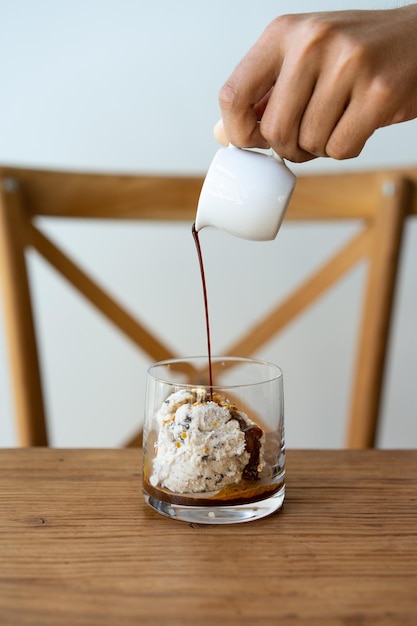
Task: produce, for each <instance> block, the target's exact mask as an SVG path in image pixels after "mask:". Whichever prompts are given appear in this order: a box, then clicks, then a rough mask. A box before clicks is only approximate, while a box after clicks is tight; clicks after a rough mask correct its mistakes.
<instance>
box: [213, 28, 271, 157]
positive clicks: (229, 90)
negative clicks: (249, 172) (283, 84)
mask: <svg viewBox="0 0 417 626" xmlns="http://www.w3.org/2000/svg"><path fill="white" fill-rule="evenodd" d="M278 42H279V38H276V34H275V35H274V36H272V35H271V33H270V32H269V30H268V29H267V30H266V31H265V33H264V34H263V35H262V36H261V38H260V39H259V40H258V42H257V43H256V44H255V46H254V47H253V48H252V49H251V50H250V51H249V52H248V54H247V55H246V56H245V57H244V58H243V60H242V61H241V62H240V64H239V65H238V66H237V68H236V69H235V71H234V72H233V73H232V75H231V76H230V78H229V79H228V81H227V82H226V83H225V84H224V85H223V87H222V88H221V90H220V93H219V103H220V108H221V113H222V118H223V124H224V129H225V132H226V135H227V136H228V138H229V139H230V142H231V143H233V144H234V145H236V146H239V147H242V148H243V147H251V148H254V147H259V148H267V147H269V146H268V143H267V142H266V141H265V138H264V137H262V135H261V132H260V128H259V124H258V121H259V115H260V111H261V110H262V109H263V108H264V106H265V104H266V102H267V100H268V93H269V92H270V90H271V88H272V87H273V85H274V83H275V81H276V77H277V76H278V74H279V71H280V66H281V57H282V53H281V50H280V46H279V43H278Z"/></svg>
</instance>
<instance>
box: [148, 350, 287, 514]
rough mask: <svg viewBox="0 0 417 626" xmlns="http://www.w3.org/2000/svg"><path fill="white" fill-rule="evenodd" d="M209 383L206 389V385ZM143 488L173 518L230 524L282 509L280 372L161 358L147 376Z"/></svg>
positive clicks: (245, 362) (246, 362)
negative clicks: (163, 359) (162, 359)
mask: <svg viewBox="0 0 417 626" xmlns="http://www.w3.org/2000/svg"><path fill="white" fill-rule="evenodd" d="M210 381H212V385H210ZM143 446H144V451H143V452H144V460H143V489H144V497H145V500H146V502H147V503H148V504H149V505H150V506H151V507H152V508H153V509H155V510H156V511H158V512H159V513H161V514H163V515H166V516H168V517H170V518H172V519H176V520H182V521H185V522H196V523H204V524H232V523H236V522H247V521H251V520H256V519H260V518H262V517H265V516H267V515H270V514H272V513H274V512H275V511H277V510H278V509H279V508H281V506H282V504H283V502H284V494H285V481H284V478H285V443H284V394H283V374H282V371H281V370H280V368H279V367H277V366H276V365H273V364H272V363H268V362H266V361H260V360H255V359H248V358H240V357H213V358H212V360H211V372H210V365H209V361H208V359H207V357H191V358H186V359H173V360H167V361H161V362H159V363H155V364H154V365H152V366H151V367H150V368H149V370H148V373H147V385H146V403H145V421H144V442H143Z"/></svg>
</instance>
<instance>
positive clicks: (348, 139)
mask: <svg viewBox="0 0 417 626" xmlns="http://www.w3.org/2000/svg"><path fill="white" fill-rule="evenodd" d="M376 128H378V124H377V123H376V121H375V115H374V113H372V112H367V111H366V110H365V109H364V106H363V103H362V102H359V101H356V102H351V103H350V104H349V105H348V107H347V108H346V111H345V112H344V114H343V115H342V117H341V118H340V120H339V122H338V123H337V125H336V127H335V128H334V130H333V132H332V133H331V135H330V137H329V140H328V142H327V144H326V148H325V151H326V154H327V155H328V156H329V157H331V158H333V159H338V160H343V159H353V158H355V157H357V156H358V155H359V154H360V153H361V152H362V149H363V147H364V145H365V143H366V142H367V140H368V139H369V137H370V136H371V135H372V134H373V133H374V131H375V130H376Z"/></svg>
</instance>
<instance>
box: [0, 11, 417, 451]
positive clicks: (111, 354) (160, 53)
mask: <svg viewBox="0 0 417 626" xmlns="http://www.w3.org/2000/svg"><path fill="white" fill-rule="evenodd" d="M381 6H388V3H381V2H379V3H378V2H364V1H363V0H357V1H355V2H354V1H352V2H347V1H339V2H337V1H335V0H333V1H329V2H324V1H322V2H319V1H316V2H315V3H314V9H316V10H325V9H332V8H333V9H335V8H379V7H381ZM312 8H313V3H311V2H308V1H307V0H305V1H302V0H292V2H291V4H290V6H289V5H285V4H284V3H282V2H278V1H277V0H275V1H272V0H262V1H260V2H256V3H254V2H249V1H248V0H228V1H227V2H225V1H224V0H211V1H210V2H205V3H203V2H195V1H192V0H179V1H177V2H172V1H170V0H162V1H160V2H152V3H151V2H143V1H142V2H141V1H140V0H89V1H87V2H84V1H81V0H71V2H70V1H67V2H64V1H62V2H55V1H53V0H38V1H37V2H32V1H31V0H14V2H8V1H7V0H0V14H1V16H2V17H1V22H2V36H1V38H0V64H1V81H0V107H1V115H0V163H3V164H19V165H26V166H39V167H53V168H74V169H83V170H98V171H117V172H170V173H172V172H180V173H204V172H205V171H206V169H207V167H208V165H209V163H210V160H211V158H212V156H213V154H214V152H215V150H216V147H217V146H216V144H215V142H214V139H213V137H212V127H213V124H214V122H215V121H216V120H217V119H218V117H219V110H218V104H217V92H218V89H219V87H220V85H221V84H222V82H223V81H224V79H225V78H226V77H227V76H228V74H229V73H230V72H231V70H232V68H233V67H234V65H235V64H236V63H237V62H238V60H239V59H240V58H241V56H242V55H243V54H244V53H245V51H246V50H247V49H248V48H249V47H250V46H251V45H252V43H253V42H254V41H255V40H256V38H257V37H258V36H259V34H260V33H261V31H262V29H263V28H264V26H266V24H267V23H268V22H269V21H270V20H271V19H273V18H274V17H275V16H276V15H278V14H279V13H280V12H285V11H286V10H287V11H288V10H291V11H292V12H301V11H308V10H311V9H312ZM416 139H417V122H409V123H407V124H402V125H399V126H396V127H392V128H388V129H384V130H381V131H378V132H377V133H376V134H375V135H374V137H373V138H372V140H371V141H370V142H369V143H368V145H367V147H366V148H365V150H364V151H363V154H362V155H361V157H360V158H358V159H357V160H354V161H350V162H344V163H336V162H335V163H333V162H329V161H327V160H321V161H316V162H314V163H310V164H306V165H302V166H297V167H295V168H294V169H295V171H297V172H308V171H316V170H321V171H323V170H333V171H336V170H337V171H344V170H346V169H357V168H362V167H366V168H370V167H375V166H391V165H401V164H407V165H408V164H417V153H416V147H415V146H416ZM43 227H44V228H45V229H48V231H49V232H51V233H53V235H54V237H56V239H57V241H59V242H61V243H62V245H63V246H64V247H66V248H68V249H69V251H70V252H71V254H73V255H74V256H75V257H76V258H77V259H80V260H81V262H82V263H84V264H85V265H86V266H87V267H88V268H89V269H90V270H91V271H92V272H93V273H97V274H100V275H103V276H106V278H105V281H106V282H105V284H106V285H107V286H108V288H109V289H110V290H111V291H112V292H114V293H116V294H117V295H118V297H119V298H120V299H121V300H122V301H124V302H126V303H128V305H129V306H130V307H131V309H132V310H133V311H135V312H140V315H141V316H142V318H143V319H144V320H145V321H147V322H148V323H149V324H150V325H152V326H156V327H158V326H161V327H162V334H163V335H164V336H165V337H166V338H168V340H169V341H170V343H171V345H172V346H173V347H175V348H176V349H178V350H179V351H180V353H181V354H187V353H188V354H195V353H204V351H205V336H204V321H203V309H202V295H201V285H200V278H199V275H198V269H197V259H196V254H195V250H194V247H193V242H192V238H191V234H190V227H189V226H187V225H182V226H179V225H172V226H169V227H163V228H162V229H161V227H160V226H157V225H155V224H152V223H151V224H148V225H146V226H141V227H137V226H136V225H131V224H123V225H120V226H111V227H110V226H109V225H100V226H97V225H92V224H88V225H82V226H80V225H79V224H66V223H62V222H60V223H52V222H51V221H45V222H43ZM351 229H352V227H351V226H346V225H340V226H338V227H329V226H325V225H324V226H323V227H314V228H313V227H310V228H308V227H295V226H292V225H291V226H290V225H286V224H285V225H284V227H283V229H282V231H281V232H280V234H279V236H278V238H277V240H276V241H275V242H272V243H268V244H258V243H249V242H244V241H240V240H237V239H234V238H232V237H230V236H228V235H225V234H223V233H219V232H216V231H210V230H207V231H204V233H203V234H202V237H201V239H202V244H203V248H204V256H205V260H206V272H207V280H208V283H209V284H208V287H209V299H210V311H211V320H212V335H213V337H212V339H213V351H214V352H215V353H221V352H222V351H223V350H225V349H226V346H227V345H228V344H229V343H230V342H231V340H232V338H233V337H235V336H236V335H237V333H238V332H239V330H243V328H244V327H245V326H246V325H247V324H248V323H250V322H251V321H253V320H255V319H256V318H257V316H258V315H260V314H261V313H262V311H264V310H265V307H266V306H267V305H268V303H271V302H273V301H275V300H277V299H278V298H279V296H280V294H282V293H284V292H286V291H287V290H288V289H290V288H291V285H292V284H294V282H295V281H296V280H297V279H298V278H300V277H301V276H302V275H304V274H305V273H306V272H307V271H308V269H309V267H310V266H312V265H313V263H315V262H316V261H317V260H319V259H320V258H322V256H324V255H325V253H326V251H330V250H331V249H333V247H335V246H336V245H337V243H338V241H340V240H343V239H344V238H345V237H346V236H347V234H348V232H349V231H350V230H351ZM91 249H93V254H92V255H91V253H90V250H91ZM126 263H127V266H128V267H127V271H126ZM416 267H417V228H416V225H413V226H410V227H409V228H408V229H407V233H406V245H405V253H404V258H403V260H402V270H401V279H400V284H399V290H398V300H397V307H396V312H395V324H394V332H393V335H392V341H391V347H390V362H389V372H388V376H387V381H386V390H385V397H384V411H383V427H382V432H381V437H380V442H379V443H380V445H381V446H384V447H415V446H416V445H417V420H416V419H415V418H416V408H417V401H416V398H415V394H414V388H413V382H414V381H413V380H412V379H413V374H414V372H416V371H417V367H416V366H417V338H416V319H417V315H416V314H417V295H416V293H417V291H416ZM30 271H31V280H32V282H33V287H34V289H35V296H36V323H37V326H38V329H39V333H40V337H41V356H42V368H43V370H44V375H45V380H46V391H47V407H48V411H49V413H50V414H51V415H52V414H53V415H54V421H53V428H52V435H53V444H54V445H58V446H112V445H115V444H118V443H120V442H121V441H123V440H124V438H125V437H126V436H128V435H129V434H130V433H131V432H133V431H134V430H135V427H136V426H137V425H138V423H140V422H141V419H142V406H143V388H144V380H145V372H146V367H147V366H148V361H147V360H146V359H145V358H144V357H142V356H140V355H139V356H138V355H137V354H136V352H135V350H134V348H132V347H130V346H129V345H128V344H127V343H126V341H125V340H124V338H123V337H120V335H119V334H118V333H117V332H115V331H113V330H112V329H110V328H109V327H108V325H107V323H106V322H105V321H103V320H102V319H101V318H99V317H97V316H96V315H95V313H93V312H92V310H91V308H90V306H89V305H88V304H86V303H85V302H84V301H82V300H81V299H80V298H79V297H78V295H77V294H75V293H74V292H73V291H72V290H69V289H67V288H66V287H65V286H64V285H62V283H60V282H58V280H57V279H56V277H55V275H54V274H53V273H52V272H51V270H50V269H49V268H48V267H47V266H46V264H45V263H44V262H43V261H41V260H40V259H39V258H37V257H36V255H32V256H31V270H30ZM103 280H104V279H103ZM362 281H363V268H361V267H359V268H358V269H357V270H355V271H353V272H352V273H351V275H349V277H348V278H347V279H346V280H345V281H343V283H341V285H340V286H339V287H338V288H337V289H336V290H335V291H334V293H333V294H331V295H329V296H326V297H325V298H324V299H323V300H322V301H320V303H318V304H317V305H316V306H314V307H313V309H312V310H311V311H310V312H309V313H308V314H306V315H304V316H303V317H302V318H300V319H299V320H298V321H297V322H296V323H294V324H293V325H292V326H291V328H290V329H289V330H288V331H287V332H286V333H285V335H284V336H283V337H282V338H281V339H280V340H278V341H276V343H275V345H274V346H273V347H272V348H270V349H268V350H266V351H264V352H262V353H261V355H260V356H263V357H265V358H268V359H270V360H273V361H275V362H277V363H278V364H279V365H281V366H282V368H283V369H284V373H285V388H286V430H287V440H288V445H289V446H291V447H303V446H310V447H313V446H314V447H332V446H339V445H341V443H342V439H343V424H344V419H345V415H346V411H347V398H348V393H349V380H350V376H351V371H352V367H353V362H352V355H353V343H354V340H355V324H356V321H357V315H358V306H359V294H358V290H360V288H361V286H362ZM0 298H1V296H0ZM2 313H3V311H2V308H1V307H0V445H2V446H10V445H14V443H15V434H14V430H13V424H12V415H13V406H12V397H11V393H10V381H9V371H8V361H7V352H6V344H5V329H4V323H3V317H2ZM90 375H91V380H92V382H87V380H88V379H89V378H90Z"/></svg>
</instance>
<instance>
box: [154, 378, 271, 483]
mask: <svg viewBox="0 0 417 626" xmlns="http://www.w3.org/2000/svg"><path fill="white" fill-rule="evenodd" d="M155 420H156V423H157V426H158V433H159V434H158V439H157V441H156V443H155V447H156V456H155V458H154V460H153V468H152V469H153V471H152V475H151V476H150V479H149V482H150V484H151V485H152V486H154V487H157V486H160V487H163V488H166V489H169V490H171V491H173V492H175V493H200V492H216V491H219V490H220V489H223V488H224V487H227V486H228V485H233V484H235V483H238V482H239V481H240V480H242V478H247V479H250V480H256V479H257V477H258V473H259V472H260V471H261V469H262V447H263V438H264V437H263V432H262V430H261V429H260V428H259V427H258V426H257V425H256V424H254V423H253V422H252V421H251V420H250V419H249V418H248V416H247V415H246V414H245V413H243V412H242V411H239V410H238V409H237V408H236V407H235V406H234V405H232V404H231V403H230V402H228V401H227V400H226V399H225V398H224V397H222V396H220V395H218V394H213V397H212V398H210V397H209V396H208V395H207V392H206V390H204V389H193V390H184V389H181V390H179V391H176V392H174V393H173V394H171V395H170V396H169V397H168V398H167V399H166V400H165V402H164V403H163V405H162V406H161V408H160V410H159V411H158V413H157V415H156V417H155Z"/></svg>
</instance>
